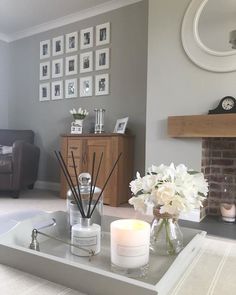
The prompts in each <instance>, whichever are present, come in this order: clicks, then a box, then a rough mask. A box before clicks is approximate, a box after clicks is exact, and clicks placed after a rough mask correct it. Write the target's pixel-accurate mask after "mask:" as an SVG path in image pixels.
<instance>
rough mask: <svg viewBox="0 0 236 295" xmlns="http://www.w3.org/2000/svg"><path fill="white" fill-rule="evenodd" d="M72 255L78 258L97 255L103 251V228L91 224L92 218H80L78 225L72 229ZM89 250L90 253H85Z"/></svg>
mask: <svg viewBox="0 0 236 295" xmlns="http://www.w3.org/2000/svg"><path fill="white" fill-rule="evenodd" d="M71 243H72V244H73V245H76V246H79V247H80V248H81V249H80V248H78V247H73V246H71V253H72V254H74V255H78V256H88V255H89V253H91V254H93V255H96V254H98V253H99V252H100V249H101V226H100V225H99V224H96V223H92V222H91V218H80V221H79V223H78V224H75V225H73V226H72V229H71ZM84 249H87V250H88V251H90V252H86V251H84Z"/></svg>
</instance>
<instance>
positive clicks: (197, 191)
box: [129, 163, 208, 216]
mask: <svg viewBox="0 0 236 295" xmlns="http://www.w3.org/2000/svg"><path fill="white" fill-rule="evenodd" d="M130 188H131V191H132V193H133V195H134V196H133V197H132V198H131V199H129V203H130V204H131V205H133V206H134V208H135V210H138V211H141V212H143V213H146V212H147V208H148V207H149V206H152V207H153V208H158V209H159V212H160V214H169V215H171V216H179V214H180V213H181V212H189V211H191V210H192V209H194V208H199V207H200V206H202V201H203V200H204V199H205V198H206V196H207V193H208V183H207V181H206V180H205V179H204V176H203V174H202V173H200V172H196V171H193V170H188V168H187V167H186V166H185V165H183V164H181V165H178V166H176V167H175V166H174V164H173V163H172V164H171V165H170V166H165V165H160V166H158V167H157V166H152V167H151V168H149V169H148V173H147V175H145V176H144V177H141V176H140V174H139V173H137V178H136V179H135V180H133V181H131V183H130Z"/></svg>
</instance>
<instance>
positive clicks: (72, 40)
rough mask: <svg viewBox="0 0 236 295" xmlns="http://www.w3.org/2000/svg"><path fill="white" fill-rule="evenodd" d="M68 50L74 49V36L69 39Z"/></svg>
mask: <svg viewBox="0 0 236 295" xmlns="http://www.w3.org/2000/svg"><path fill="white" fill-rule="evenodd" d="M69 48H70V49H72V48H75V36H72V37H70V38H69Z"/></svg>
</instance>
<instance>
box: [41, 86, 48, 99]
mask: <svg viewBox="0 0 236 295" xmlns="http://www.w3.org/2000/svg"><path fill="white" fill-rule="evenodd" d="M47 94H48V91H47V87H43V88H42V97H44V98H45V97H47Z"/></svg>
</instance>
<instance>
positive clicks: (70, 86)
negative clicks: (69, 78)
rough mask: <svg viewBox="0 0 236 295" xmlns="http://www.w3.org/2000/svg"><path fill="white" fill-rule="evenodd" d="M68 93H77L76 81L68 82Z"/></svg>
mask: <svg viewBox="0 0 236 295" xmlns="http://www.w3.org/2000/svg"><path fill="white" fill-rule="evenodd" d="M68 93H69V94H75V84H74V82H70V83H69V84H68Z"/></svg>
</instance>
